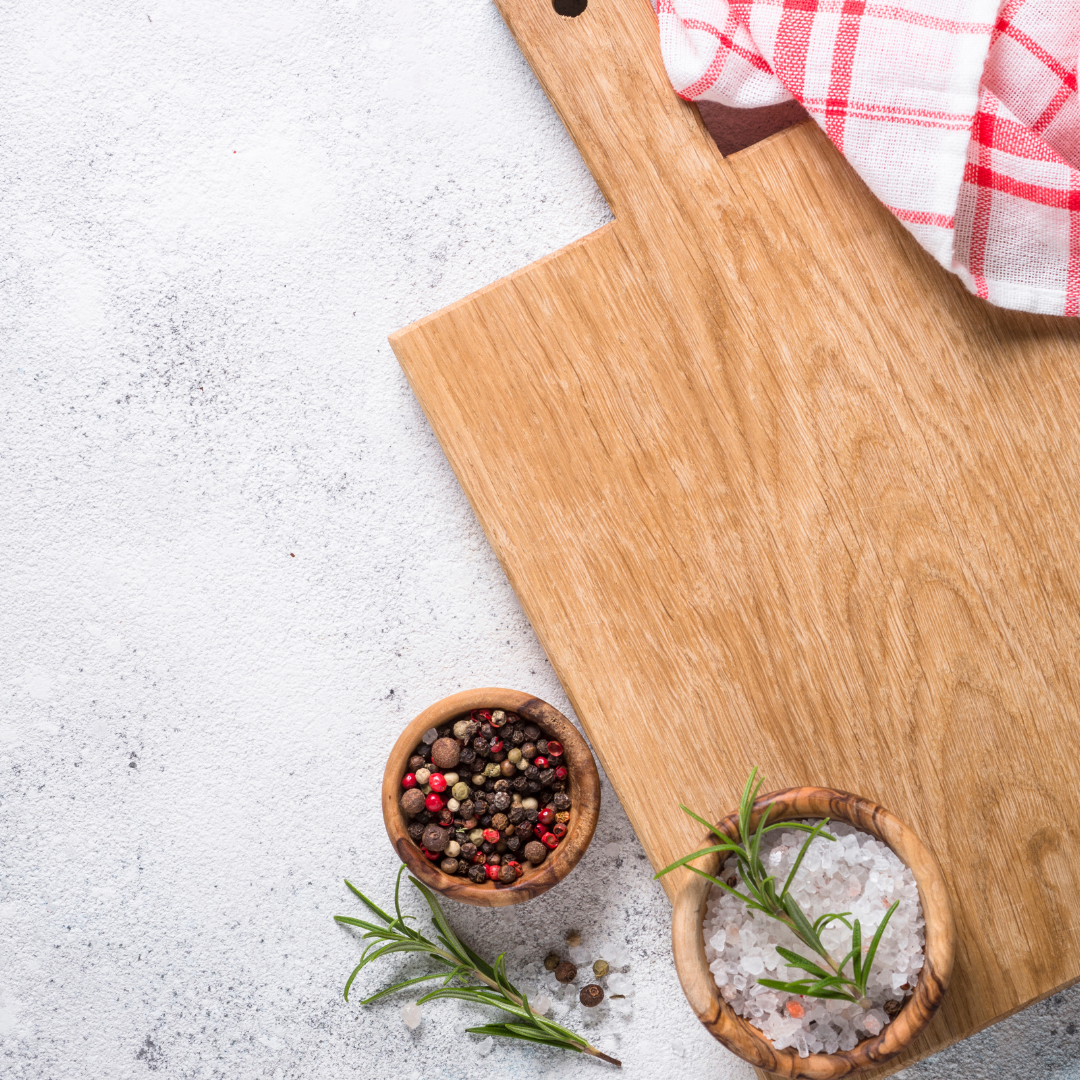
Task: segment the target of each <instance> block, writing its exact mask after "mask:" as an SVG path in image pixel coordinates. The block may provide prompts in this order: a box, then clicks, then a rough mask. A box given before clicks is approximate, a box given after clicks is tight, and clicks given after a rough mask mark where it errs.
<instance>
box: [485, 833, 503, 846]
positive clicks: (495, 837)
mask: <svg viewBox="0 0 1080 1080" xmlns="http://www.w3.org/2000/svg"><path fill="white" fill-rule="evenodd" d="M484 839H485V840H486V841H487V842H488V843H489V844H497V843H498V842H499V841H500V840H501V839H502V834H501V833H500V832H499V830H498V829H485V830H484Z"/></svg>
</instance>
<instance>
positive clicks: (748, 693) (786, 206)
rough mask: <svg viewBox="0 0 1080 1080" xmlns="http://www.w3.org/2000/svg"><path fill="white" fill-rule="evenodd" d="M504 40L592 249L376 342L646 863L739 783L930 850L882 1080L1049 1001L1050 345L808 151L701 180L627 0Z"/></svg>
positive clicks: (1056, 384)
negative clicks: (512, 41) (544, 124)
mask: <svg viewBox="0 0 1080 1080" xmlns="http://www.w3.org/2000/svg"><path fill="white" fill-rule="evenodd" d="M500 9H501V10H502V12H503V14H504V17H505V18H506V20H507V22H508V24H509V26H510V28H511V30H512V31H513V33H514V35H515V37H516V38H517V40H518V42H519V44H520V45H521V48H522V50H523V51H524V53H525V55H526V57H527V58H528V60H529V62H530V64H531V65H532V67H533V70H534V71H535V72H536V74H537V76H538V78H539V79H540V81H541V82H542V84H543V86H544V88H545V90H546V91H547V93H548V95H549V96H550V97H551V100H552V101H553V102H554V104H555V107H556V108H557V109H558V111H559V113H560V115H561V116H562V118H563V121H564V122H565V124H566V126H567V128H568V130H569V131H570V133H571V134H572V135H573V137H574V139H575V141H576V142H577V145H578V147H579V148H580V150H581V152H582V155H583V156H584V158H585V160H586V162H587V164H588V165H589V167H590V169H592V171H593V175H594V176H595V177H596V179H597V182H598V183H599V185H600V187H601V189H602V191H603V193H604V195H605V196H606V197H607V199H608V202H609V203H610V205H611V207H612V209H613V211H614V213H615V216H616V220H615V222H614V223H612V224H610V225H608V226H605V227H604V228H603V229H600V230H599V231H598V232H596V233H594V234H593V235H591V236H589V237H586V238H585V239H583V240H581V241H579V242H577V243H575V244H572V245H570V246H569V247H567V248H565V249H563V250H561V251H559V252H556V253H555V254H553V255H551V256H549V257H547V258H546V259H543V260H541V261H539V262H538V263H536V264H534V265H532V266H530V267H527V268H525V269H524V270H522V271H519V272H518V273H515V274H513V275H511V276H510V277H508V278H506V279H504V280H502V281H499V282H497V283H495V284H493V285H491V286H489V287H487V288H486V289H484V290H482V291H481V292H479V293H477V294H475V295H474V296H471V297H469V298H467V299H465V300H463V301H461V302H460V303H458V304H456V305H454V306H453V307H451V308H448V309H447V310H445V311H443V312H440V313H438V314H437V315H434V316H431V317H429V318H427V319H424V320H422V321H421V322H419V323H416V324H414V325H413V326H411V327H409V328H407V329H406V330H404V331H401V332H400V333H398V334H396V335H394V336H393V338H392V339H391V341H392V344H393V347H394V349H395V352H396V353H397V355H398V357H399V359H400V361H401V364H402V367H403V368H404V370H405V372H406V374H407V376H408V378H409V380H410V382H411V384H412V386H413V388H414V390H415V392H416V394H417V396H418V398H419V400H420V402H421V404H422V406H423V408H424V410H425V412H426V413H427V415H428V417H429V418H430V421H431V423H432V426H433V428H434V430H435V432H436V434H437V435H438V437H439V439H440V441H441V443H442V446H443V448H444V450H445V452H446V454H447V456H448V458H449V460H450V462H451V464H452V466H453V468H454V470H455V472H456V473H457V476H458V478H459V479H460V481H461V483H462V486H463V487H464V489H465V491H466V493H467V495H468V497H469V499H470V500H471V502H472V505H473V507H474V509H475V511H476V513H477V516H478V517H479V519H480V521H481V523H482V524H483V526H484V528H485V530H486V532H487V535H488V538H489V540H490V541H491V544H492V546H493V548H494V549H495V551H496V553H497V554H498V557H499V559H500V561H501V563H502V565H503V567H504V568H505V570H506V573H507V575H508V577H509V579H510V581H511V583H512V585H513V587H514V589H515V591H516V592H517V595H518V597H519V598H520V600H521V603H522V605H523V607H524V609H525V611H526V613H527V615H528V617H529V618H530V620H531V621H532V624H533V626H534V627H535V629H536V632H537V634H538V635H539V637H540V640H541V642H542V643H543V645H544V647H545V649H546V650H547V652H548V655H549V656H550V657H551V660H552V663H553V664H554V666H555V669H556V671H557V672H558V675H559V677H560V679H561V680H562V683H563V685H564V686H565V688H566V690H567V693H568V695H569V697H570V699H571V701H572V702H573V704H574V708H575V709H576V710H577V712H578V715H579V716H580V717H581V720H582V722H583V723H584V725H585V727H586V729H587V731H588V732H589V735H590V737H591V739H592V741H593V745H594V747H595V748H596V750H597V752H598V754H599V755H600V758H601V760H602V761H603V763H604V766H605V768H606V770H607V772H608V775H609V776H610V777H611V779H612V781H613V783H614V785H615V788H616V790H617V792H618V794H619V796H620V798H621V799H622V802H623V805H624V806H625V808H626V811H627V813H628V814H629V817H630V820H631V822H632V824H633V826H634V828H635V830H636V831H637V834H638V836H639V837H640V839H641V841H642V843H643V844H644V846H645V849H646V851H647V852H648V854H649V857H650V858H651V859H652V861H653V864H654V865H655V866H662V865H665V864H666V863H667V862H669V861H671V860H672V859H674V858H675V857H677V856H678V855H679V854H680V853H682V852H685V851H688V850H691V849H690V847H689V845H690V844H691V843H693V841H694V839H695V836H694V834H693V830H692V829H691V828H690V827H689V825H688V823H687V819H685V818H684V816H683V815H682V814H681V813H680V812H679V811H678V809H677V803H678V802H679V801H680V800H681V801H683V802H685V803H687V804H688V805H693V806H695V807H697V808H698V809H699V810H701V811H704V812H708V813H711V814H715V815H717V816H719V815H720V814H721V813H723V812H725V811H726V809H727V808H728V807H730V806H732V805H734V804H735V803H736V802H737V801H738V790H739V789H740V786H741V782H742V780H743V778H745V776H746V775H747V773H748V772H749V771H750V768H751V767H752V766H753V765H759V766H761V767H762V769H763V774H764V775H765V777H766V778H767V780H768V781H769V782H770V783H771V784H776V785H778V786H779V785H791V786H797V785H802V784H808V783H813V784H821V785H824V786H829V787H835V788H838V789H842V790H849V791H858V792H862V793H863V794H865V795H866V796H868V797H870V798H873V799H875V800H876V801H878V802H880V803H882V804H884V805H886V806H889V807H890V808H891V809H892V810H893V811H894V812H896V813H897V814H899V816H900V817H901V818H902V819H903V820H904V821H906V822H907V823H909V824H910V825H911V826H912V827H913V828H914V829H915V830H916V832H917V833H918V834H919V835H920V836H921V837H922V838H923V839H924V840H925V841H926V842H927V844H928V845H929V846H930V847H931V848H932V849H933V850H934V852H935V853H936V854H937V856H938V858H939V859H940V861H941V864H942V866H943V867H944V868H945V872H946V875H947V878H948V882H949V887H950V889H951V891H952V894H953V896H954V899H955V908H956V914H957V925H958V947H957V970H956V975H955V978H954V982H953V987H952V989H951V990H950V993H949V995H948V997H947V998H946V1002H945V1005H944V1007H943V1008H942V1009H941V1011H940V1012H939V1013H938V1014H937V1016H936V1017H935V1019H934V1021H933V1022H932V1023H931V1024H930V1026H929V1027H928V1028H927V1031H926V1032H925V1033H924V1035H923V1036H922V1037H921V1038H920V1039H919V1040H918V1041H917V1042H916V1044H915V1045H914V1046H913V1047H912V1048H911V1049H910V1050H909V1051H906V1052H905V1054H903V1055H901V1056H900V1057H899V1058H897V1059H895V1061H894V1063H892V1064H891V1065H888V1066H885V1067H884V1071H885V1072H888V1071H889V1070H890V1069H892V1068H894V1067H895V1068H899V1067H900V1066H901V1065H903V1064H906V1063H909V1062H910V1061H912V1060H914V1059H915V1058H916V1057H918V1056H923V1055H925V1054H927V1053H929V1052H930V1051H932V1050H933V1049H935V1048H938V1047H941V1046H943V1045H946V1044H947V1043H949V1042H951V1041H953V1040H955V1039H958V1038H960V1037H963V1036H965V1035H969V1034H971V1033H972V1032H974V1031H976V1030H978V1029H979V1028H980V1027H982V1026H984V1025H986V1024H988V1023H990V1022H991V1021H993V1020H994V1019H996V1018H1000V1017H1002V1016H1004V1015H1006V1014H1008V1013H1009V1012H1012V1011H1014V1010H1016V1009H1019V1008H1021V1007H1023V1006H1024V1005H1026V1004H1028V1003H1030V1002H1032V1001H1034V1000H1037V999H1038V998H1040V997H1043V996H1046V995H1048V994H1050V993H1053V992H1054V991H1055V990H1057V989H1060V988H1061V987H1063V986H1065V985H1067V984H1069V983H1071V982H1073V981H1074V980H1076V979H1077V978H1078V977H1080V942H1078V929H1080V909H1078V908H1077V906H1076V905H1075V904H1074V903H1073V897H1074V896H1075V895H1076V893H1077V891H1078V890H1080V857H1078V852H1077V837H1078V822H1080V767H1078V763H1077V758H1076V755H1075V754H1074V753H1073V750H1072V747H1073V745H1074V743H1075V740H1076V736H1077V705H1078V701H1077V694H1078V685H1080V603H1078V601H1080V573H1078V571H1080V543H1078V537H1077V521H1078V509H1080V507H1078V502H1080V445H1078V442H1077V440H1076V438H1075V437H1074V432H1076V431H1077V430H1078V429H1080V327H1078V325H1077V323H1076V322H1075V321H1074V320H1064V319H1053V318H1047V317H1038V316H1027V315H1022V314H1017V313H1010V312H1005V311H1001V310H997V309H994V308H991V307H989V306H987V305H986V304H984V303H982V302H981V301H979V300H978V299H976V298H974V297H972V296H970V295H969V294H967V293H966V292H965V291H964V289H963V288H962V286H961V285H960V284H959V282H958V281H956V280H955V279H954V278H953V277H951V276H950V275H949V274H947V273H946V272H945V271H943V270H942V269H941V268H940V267H938V266H937V265H936V264H935V263H934V262H933V261H932V260H931V259H930V258H929V257H928V256H926V255H925V254H924V253H923V252H922V251H921V249H920V248H919V247H918V245H917V244H916V243H915V242H914V240H912V238H911V237H910V236H909V235H908V234H907V233H906V232H905V230H904V229H903V227H902V226H900V225H899V224H898V223H897V222H896V221H895V220H894V219H893V218H892V217H891V216H890V215H889V214H888V213H887V212H886V211H885V210H884V209H883V208H882V207H881V206H880V205H879V204H878V203H877V202H876V201H875V200H874V198H873V197H872V196H871V195H870V193H869V192H868V191H867V189H866V188H865V186H864V185H863V184H862V183H861V181H860V180H859V179H858V177H857V176H856V175H855V174H854V172H853V171H852V170H851V169H850V167H849V166H848V165H847V163H846V162H845V161H844V160H843V158H842V157H841V156H840V155H839V154H838V153H837V152H836V151H835V149H834V148H833V147H832V145H831V144H830V143H829V142H828V140H827V139H826V138H825V136H824V135H823V134H822V133H821V132H820V130H819V129H818V128H817V127H816V126H814V125H811V124H804V125H800V126H798V127H794V128H791V129H789V130H788V131H785V132H782V133H780V134H778V135H775V136H773V137H772V138H770V139H767V140H766V141H764V142H761V143H758V144H757V145H755V146H753V147H750V148H749V149H747V150H745V151H743V152H741V153H739V154H736V155H734V156H733V157H731V158H728V159H723V158H721V156H720V154H719V153H718V152H717V150H716V148H715V146H714V145H713V143H712V141H711V140H710V139H709V137H708V135H707V134H706V132H705V130H704V128H703V126H702V123H701V120H700V118H699V116H698V115H697V113H696V111H695V110H694V109H693V108H692V107H690V106H688V105H686V104H684V103H682V102H680V101H679V100H678V99H677V98H676V97H675V95H674V94H673V93H672V92H671V89H670V86H669V85H668V83H667V80H666V77H665V75H664V71H663V67H662V64H661V61H660V57H659V50H658V47H657V41H656V28H655V23H654V16H653V14H652V11H651V9H650V8H649V5H648V3H647V0H591V2H590V3H589V6H588V9H587V10H586V12H585V13H584V14H583V15H581V16H580V17H579V18H577V19H561V18H559V17H558V16H556V15H555V14H554V13H553V11H552V9H551V6H550V2H549V0H500ZM644 760H648V761H649V762H650V769H651V770H652V773H653V776H652V780H651V783H650V785H649V787H648V791H647V792H646V790H645V789H644V788H643V787H641V786H639V785H638V783H637V780H638V778H639V769H640V768H641V762H642V761H644ZM1004 838H1008V839H1007V841H1006V840H1005V839H1004ZM688 877H692V875H690V874H689V873H686V874H685V875H682V874H681V872H680V874H673V875H670V876H669V877H668V878H665V879H664V880H665V887H666V888H667V889H668V890H669V895H672V896H674V894H675V892H676V891H677V890H678V889H679V888H681V887H683V885H684V884H685V879H686V878H688Z"/></svg>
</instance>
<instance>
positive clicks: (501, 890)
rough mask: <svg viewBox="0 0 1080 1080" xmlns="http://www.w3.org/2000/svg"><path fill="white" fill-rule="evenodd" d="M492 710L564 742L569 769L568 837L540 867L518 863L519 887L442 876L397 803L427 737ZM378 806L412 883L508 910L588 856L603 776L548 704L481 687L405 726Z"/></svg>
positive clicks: (513, 692) (567, 723) (441, 703)
mask: <svg viewBox="0 0 1080 1080" xmlns="http://www.w3.org/2000/svg"><path fill="white" fill-rule="evenodd" d="M496 709H501V710H503V711H505V712H506V713H509V714H512V715H516V716H518V717H520V718H521V721H522V722H523V723H525V724H530V725H535V726H536V727H537V728H539V729H540V732H541V737H543V738H546V739H553V740H556V741H557V742H558V743H560V744H561V747H562V753H561V755H560V759H559V760H561V761H563V762H565V766H566V769H567V771H568V776H567V780H566V782H567V794H568V795H569V796H570V810H569V814H570V817H569V820H568V821H567V822H566V823H565V828H566V834H565V836H563V837H562V838H561V839H560V840H559V842H558V846H556V847H555V848H554V849H552V850H551V851H550V852H549V853H548V855H547V857H546V858H545V859H544V861H543V862H542V863H540V865H538V866H532V865H530V864H529V863H528V861H527V860H522V867H523V869H524V873H523V874H522V875H521V876H520V877H519V878H518V879H517V880H516V881H513V882H510V883H503V882H502V881H497V880H495V881H484V882H483V883H475V882H473V881H470V880H469V878H468V877H461V876H458V875H457V874H454V875H450V874H446V873H443V871H442V870H441V869H440V864H439V861H438V860H433V859H429V858H428V857H427V856H426V855H425V854H424V850H423V849H422V848H421V846H420V844H419V843H418V842H417V841H416V840H414V839H413V838H412V837H411V836H410V835H409V825H410V818H409V816H408V815H407V814H406V813H405V811H404V810H403V809H402V805H401V803H402V795H403V789H402V778H403V776H404V775H405V774H406V773H407V771H408V765H409V760H410V758H411V757H412V755H413V754H414V751H415V750H416V749H417V747H418V746H419V745H420V744H421V743H422V742H423V740H424V734H425V733H426V732H430V731H431V730H432V729H436V730H438V729H445V728H446V726H447V725H448V724H451V723H453V722H456V721H457V720H460V719H462V718H465V717H467V716H469V714H470V713H472V712H473V711H474V710H496ZM382 801H383V822H384V823H385V825H386V832H387V835H388V836H389V837H390V842H391V843H392V844H393V845H394V850H395V851H396V852H397V853H398V856H399V857H400V859H401V861H402V862H403V863H405V865H406V866H407V867H408V868H409V871H410V872H411V873H412V874H413V876H414V877H416V878H418V879H419V880H420V881H422V882H423V883H424V884H425V885H427V886H428V887H429V888H431V889H434V890H435V891H436V892H437V893H440V894H441V895H442V896H445V897H448V898H449V899H451V900H458V901H460V902H461V903H463V904H474V905H476V906H478V907H506V906H507V905H509V904H520V903H522V902H523V901H525V900H531V899H532V898H533V897H534V896H539V895H540V894H541V893H542V892H546V891H547V890H548V889H550V888H551V887H552V886H553V885H556V884H557V883H558V882H560V881H562V879H563V878H564V877H566V875H567V874H569V873H570V871H571V870H573V868H574V867H575V866H576V865H577V863H578V861H579V860H580V858H581V856H582V855H584V854H585V849H586V848H587V847H588V846H589V842H590V841H591V840H592V837H593V832H594V831H595V830H596V820H597V817H598V816H599V813H600V775H599V773H598V772H597V769H596V762H595V761H594V759H593V755H592V751H591V750H590V749H589V744H588V743H587V742H586V741H585V740H584V739H583V738H582V736H581V734H580V733H579V732H578V730H577V728H575V727H574V725H573V724H571V723H570V721H569V720H567V718H566V717H565V716H563V714H562V713H561V712H559V710H558V709H556V708H555V707H554V706H553V705H549V704H548V703H547V702H546V701H541V700H540V698H538V697H533V696H532V695H531V694H525V693H522V692H521V691H520V690H506V689H501V688H499V687H486V688H483V689H479V690H463V691H462V692H461V693H458V694H451V695H450V696H449V697H446V698H443V699H442V700H441V701H437V702H436V703H435V704H434V705H432V706H431V707H430V708H427V709H425V710H424V711H423V712H422V713H421V714H420V715H419V716H418V717H416V719H415V720H413V721H412V723H410V724H409V726H408V727H406V728H405V730H404V731H403V732H402V733H401V735H400V737H399V738H398V740H397V742H396V743H394V748H393V749H392V750H391V751H390V757H389V758H388V759H387V762H386V770H385V772H384V773H383V788H382ZM531 830H532V825H531V824H530V832H529V834H528V835H529V839H532V834H531Z"/></svg>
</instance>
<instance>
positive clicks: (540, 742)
mask: <svg viewBox="0 0 1080 1080" xmlns="http://www.w3.org/2000/svg"><path fill="white" fill-rule="evenodd" d="M547 748H548V741H547V739H545V738H544V737H543V736H542V735H541V736H540V738H539V739H537V740H536V749H537V751H538V752H539V753H541V754H546V753H547Z"/></svg>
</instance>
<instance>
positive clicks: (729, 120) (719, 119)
mask: <svg viewBox="0 0 1080 1080" xmlns="http://www.w3.org/2000/svg"><path fill="white" fill-rule="evenodd" d="M695 104H696V105H697V107H698V112H700V113H701V119H702V120H704V121H705V126H706V127H707V128H708V129H709V134H710V135H711V136H712V137H713V142H715V143H716V145H717V147H718V148H719V150H720V153H721V154H723V155H724V157H729V156H730V155H731V154H737V153H738V152H739V151H740V150H745V149H746V148H747V147H748V146H753V145H754V143H759V142H761V141H762V140H763V139H767V138H768V137H769V136H770V135H775V134H776V133H777V132H778V131H783V130H784V129H785V128H789V127H794V125H795V124H801V123H802V122H803V121H804V120H809V119H810V114H809V113H808V112H807V111H806V110H805V109H804V108H803V107H802V106H801V105H800V104H799V103H798V102H797V101H794V100H792V101H782V102H780V104H779V105H764V106H762V107H761V108H759V109H735V108H732V107H731V106H730V105H719V104H717V103H716V102H715V101H698V102H696V103H695Z"/></svg>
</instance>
